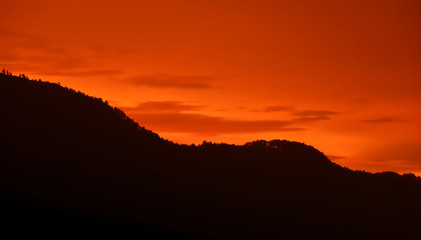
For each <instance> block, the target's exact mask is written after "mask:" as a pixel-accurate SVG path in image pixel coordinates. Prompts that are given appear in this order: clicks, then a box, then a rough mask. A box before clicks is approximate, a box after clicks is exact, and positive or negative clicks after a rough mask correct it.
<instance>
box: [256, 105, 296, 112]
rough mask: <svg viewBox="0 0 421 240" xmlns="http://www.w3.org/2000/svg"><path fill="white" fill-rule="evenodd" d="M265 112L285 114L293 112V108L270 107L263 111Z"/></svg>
mask: <svg viewBox="0 0 421 240" xmlns="http://www.w3.org/2000/svg"><path fill="white" fill-rule="evenodd" d="M263 111H264V112H285V111H292V107H289V106H268V107H266V108H264V109H263Z"/></svg>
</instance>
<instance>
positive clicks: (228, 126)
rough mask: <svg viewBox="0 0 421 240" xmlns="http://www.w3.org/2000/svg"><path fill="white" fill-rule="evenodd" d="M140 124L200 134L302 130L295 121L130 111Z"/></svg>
mask: <svg viewBox="0 0 421 240" xmlns="http://www.w3.org/2000/svg"><path fill="white" fill-rule="evenodd" d="M128 114H129V116H131V117H133V118H134V119H135V120H136V121H137V122H138V123H139V124H140V125H145V126H147V127H150V128H152V129H156V130H157V131H164V132H181V133H189V134H198V135H209V136H215V135H221V134H232V133H253V132H280V131H302V130H305V129H304V128H301V127H296V126H293V122H290V121H281V120H279V121H278V120H256V121H255V120H250V121H249V120H232V119H225V118H222V117H215V116H209V115H205V114H191V113H176V112H173V113H133V114H130V113H128Z"/></svg>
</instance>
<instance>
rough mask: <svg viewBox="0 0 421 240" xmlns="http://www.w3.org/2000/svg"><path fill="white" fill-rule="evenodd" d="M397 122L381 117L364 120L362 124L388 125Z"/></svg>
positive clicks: (393, 119)
mask: <svg viewBox="0 0 421 240" xmlns="http://www.w3.org/2000/svg"><path fill="white" fill-rule="evenodd" d="M396 121H398V120H397V119H395V118H390V117H382V118H373V119H365V120H362V122H363V123H390V122H396Z"/></svg>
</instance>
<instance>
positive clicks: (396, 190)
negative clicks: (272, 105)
mask: <svg viewBox="0 0 421 240" xmlns="http://www.w3.org/2000/svg"><path fill="white" fill-rule="evenodd" d="M0 113H1V117H0V139H1V145H0V152H1V162H0V174H1V176H0V186H1V189H2V191H1V199H3V200H2V201H3V204H2V206H3V208H4V209H3V212H5V214H3V218H5V220H8V221H9V225H8V228H10V229H13V228H16V227H17V228H22V227H23V228H28V227H30V226H32V228H33V229H36V232H37V234H39V235H44V234H47V233H48V232H49V233H51V228H49V227H46V226H47V225H51V224H53V225H54V226H55V228H57V229H61V234H63V235H61V237H63V236H66V235H68V234H72V235H76V236H78V234H81V233H82V231H86V230H87V229H88V230H91V233H92V234H94V235H95V236H97V235H98V234H99V235H101V234H104V235H105V236H107V235H108V234H110V233H111V232H112V233H113V234H116V236H120V237H127V236H130V237H133V236H137V237H139V236H144V235H145V234H146V235H148V238H153V237H155V238H159V237H161V236H171V238H175V237H180V238H197V239H203V238H216V239H221V238H227V239H232V238H240V237H241V238H257V237H261V238H273V237H276V238H280V237H289V238H306V237H322V236H323V237H325V238H330V237H331V238H338V237H340V238H342V239H344V238H350V239H354V238H359V239H364V238H367V239H368V238H375V239H378V238H380V237H384V238H389V237H399V238H402V237H410V236H416V234H419V233H421V230H420V229H421V204H420V203H421V181H420V180H419V179H418V178H416V177H415V176H414V175H409V174H406V175H398V174H395V173H390V172H389V173H378V174H371V173H366V172H360V171H351V170H349V169H345V168H342V167H340V166H339V165H336V164H334V163H332V162H331V161H330V160H329V159H328V158H327V157H326V156H325V155H324V154H323V153H321V152H319V151H318V150H316V149H314V148H313V147H310V146H307V145H304V144H302V143H296V142H289V141H285V140H283V141H280V140H273V141H269V142H268V141H255V142H252V143H249V144H246V145H243V146H235V145H228V144H212V143H204V144H202V145H200V146H187V145H178V144H174V143H172V142H170V141H167V140H164V139H162V138H160V137H159V136H158V135H157V134H155V133H153V132H151V131H148V130H146V129H145V128H143V127H140V126H139V125H138V124H137V123H135V122H133V121H132V120H131V119H130V118H128V117H127V116H126V115H125V114H124V113H123V112H122V111H120V110H118V109H116V108H113V107H110V106H109V105H108V104H107V103H104V102H103V101H102V100H101V99H98V98H93V97H89V96H86V95H84V94H83V93H80V92H75V91H74V90H70V89H67V88H64V87H61V86H59V85H57V84H53V83H46V82H41V81H30V80H28V79H25V78H20V77H15V76H7V75H3V74H2V75H0ZM19 209H20V210H19ZM22 209H24V210H22ZM25 209H27V210H25ZM18 210H19V211H18ZM22 219H26V220H25V221H23V220H22ZM28 219H32V220H28ZM20 225H22V226H20ZM63 229H64V230H63ZM21 234H25V233H24V232H21Z"/></svg>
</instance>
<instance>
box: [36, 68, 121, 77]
mask: <svg viewBox="0 0 421 240" xmlns="http://www.w3.org/2000/svg"><path fill="white" fill-rule="evenodd" d="M123 73H124V72H123V71H122V70H91V71H66V72H65V71H54V72H45V73H38V74H43V75H52V76H68V77H92V76H115V75H120V74H123Z"/></svg>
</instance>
